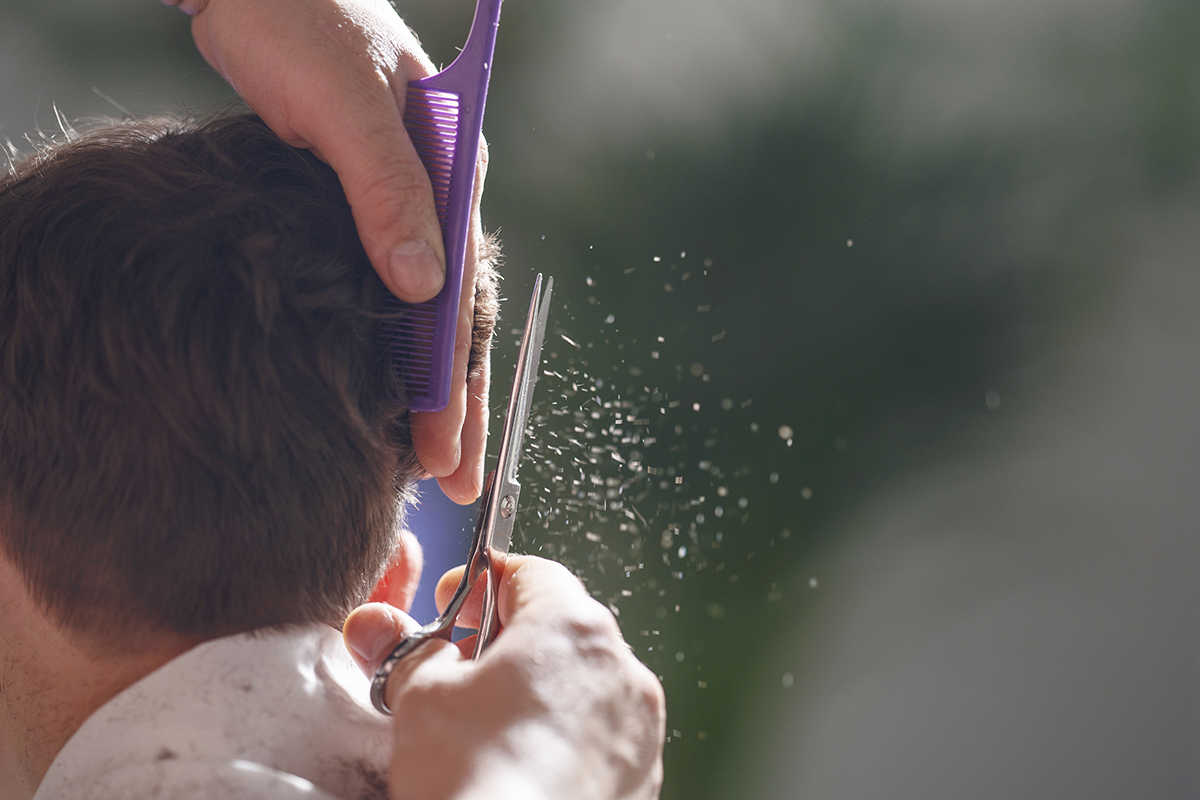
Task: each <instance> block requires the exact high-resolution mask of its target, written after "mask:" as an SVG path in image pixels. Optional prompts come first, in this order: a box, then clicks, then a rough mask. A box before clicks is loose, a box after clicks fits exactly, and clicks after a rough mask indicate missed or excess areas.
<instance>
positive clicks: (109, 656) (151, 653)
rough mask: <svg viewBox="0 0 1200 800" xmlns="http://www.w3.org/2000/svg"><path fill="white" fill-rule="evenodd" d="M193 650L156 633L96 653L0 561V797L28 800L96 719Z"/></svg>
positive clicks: (182, 640) (182, 641)
mask: <svg viewBox="0 0 1200 800" xmlns="http://www.w3.org/2000/svg"><path fill="white" fill-rule="evenodd" d="M198 643H199V642H198V640H195V639H188V638H185V637H180V636H172V635H170V634H165V633H162V632H156V633H155V634H154V635H150V634H147V635H145V636H143V637H139V640H138V641H137V642H136V643H131V646H130V647H128V648H125V649H124V650H122V651H120V652H114V651H111V650H110V651H108V652H98V651H96V650H95V649H93V648H91V647H89V646H88V644H87V642H83V641H80V640H79V639H78V638H76V637H72V636H69V635H67V634H66V633H64V632H63V630H62V629H61V628H60V627H59V626H57V625H55V624H54V623H53V622H52V621H51V620H50V619H49V618H48V617H47V616H46V615H45V614H44V613H43V612H42V611H41V609H39V608H38V607H37V605H36V604H35V603H34V601H33V599H32V598H31V597H30V596H29V593H28V592H27V591H26V589H25V584H24V582H23V581H22V580H21V577H20V574H19V573H18V572H17V570H16V568H15V567H14V566H13V565H12V564H10V563H9V561H8V560H7V559H6V558H4V557H3V555H0V797H3V798H5V800H25V798H30V797H32V796H33V793H34V791H35V790H36V789H37V785H38V784H39V783H40V782H41V780H42V776H43V775H45V774H46V770H47V769H48V768H49V767H50V762H51V761H53V760H54V756H56V755H57V754H58V751H59V750H61V749H62V746H63V745H64V744H66V742H67V739H69V738H71V735H72V734H73V733H75V731H76V730H78V728H79V726H80V725H82V724H83V721H84V720H85V719H87V718H88V717H89V716H90V715H91V714H92V712H93V711H95V710H96V709H97V708H99V707H100V706H102V705H103V704H104V703H106V702H108V701H109V700H110V699H112V698H113V697H114V696H115V695H117V694H118V693H119V692H120V691H121V690H123V689H124V688H126V687H127V686H129V685H130V684H132V683H134V682H136V681H137V680H138V679H140V678H141V677H143V676H144V675H147V674H149V673H151V672H153V671H154V670H156V669H158V668H159V667H160V666H162V665H163V664H165V663H167V662H168V661H170V660H171V659H172V658H175V657H176V656H178V655H180V654H181V653H183V652H184V651H186V650H188V649H189V648H191V647H193V646H195V645H196V644H198Z"/></svg>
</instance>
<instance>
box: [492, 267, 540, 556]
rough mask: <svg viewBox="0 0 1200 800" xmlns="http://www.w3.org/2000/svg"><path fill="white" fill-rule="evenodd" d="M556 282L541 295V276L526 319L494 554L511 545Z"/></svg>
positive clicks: (500, 470)
mask: <svg viewBox="0 0 1200 800" xmlns="http://www.w3.org/2000/svg"><path fill="white" fill-rule="evenodd" d="M553 288H554V279H553V278H550V279H549V280H547V282H546V291H545V293H543V292H542V276H541V275H538V276H537V280H536V281H534V285H533V297H532V298H531V299H530V302H529V314H528V316H527V317H526V318H525V333H524V335H523V336H522V337H521V347H520V350H519V351H518V353H517V369H516V374H514V375H513V388H512V394H511V395H510V397H509V400H508V413H507V414H505V417H504V430H503V433H502V435H501V437H500V453H499V463H498V464H497V465H496V476H495V478H494V479H493V481H492V492H491V500H492V502H493V504H494V508H495V513H494V516H493V519H494V523H493V530H492V535H491V537H490V541H489V545H490V547H491V549H492V551H493V552H497V553H507V552H508V547H509V544H510V542H511V541H512V531H513V523H514V521H515V516H516V506H517V501H518V500H519V499H520V495H521V484H520V482H518V481H517V469H518V468H519V467H520V463H521V454H522V452H523V444H524V441H525V428H526V426H527V425H528V424H529V414H530V411H531V410H532V408H533V387H534V385H535V384H536V383H537V375H538V368H539V367H540V365H541V361H542V343H543V341H544V340H545V337H546V321H547V318H548V316H549V313H550V293H551V290H552V289H553Z"/></svg>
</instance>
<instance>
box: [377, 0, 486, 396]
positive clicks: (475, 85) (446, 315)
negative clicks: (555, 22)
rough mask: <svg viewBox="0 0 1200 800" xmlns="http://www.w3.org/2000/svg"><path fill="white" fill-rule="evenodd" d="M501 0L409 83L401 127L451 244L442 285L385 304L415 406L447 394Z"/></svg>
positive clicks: (396, 358)
mask: <svg viewBox="0 0 1200 800" xmlns="http://www.w3.org/2000/svg"><path fill="white" fill-rule="evenodd" d="M500 3H501V0H479V2H478V4H477V5H476V6H475V19H474V20H473V21H472V23H471V33H470V34H469V35H468V36H467V43H466V45H464V46H463V49H462V52H461V53H459V54H458V58H456V59H454V63H453V64H451V65H450V66H448V67H446V68H445V69H444V70H442V71H441V72H439V73H438V74H436V75H430V76H429V77H428V78H421V79H420V80H415V81H412V82H410V83H409V84H408V96H407V99H406V101H405V105H404V127H405V128H407V129H408V135H409V137H411V138H412V142H413V145H414V146H415V147H416V149H417V155H419V156H420V157H421V162H422V163H423V164H424V165H425V169H426V170H427V171H428V172H429V180H430V182H431V183H432V184H433V199H434V202H435V204H436V205H437V214H438V222H440V223H441V225H442V237H443V240H444V242H445V245H446V283H445V285H444V286H442V291H441V292H440V293H439V294H438V296H437V297H435V298H433V299H432V300H429V301H426V302H424V303H404V302H401V301H400V300H397V299H396V298H394V297H392V298H389V301H388V303H387V310H388V311H389V312H397V314H398V315H397V316H396V317H395V318H392V319H387V320H385V321H384V324H383V326H382V331H381V336H382V338H383V341H384V342H385V344H386V345H387V346H388V347H390V348H391V349H392V361H393V363H394V364H395V367H396V370H397V372H398V373H399V375H400V377H401V379H402V380H403V382H404V391H405V395H406V400H407V402H408V405H409V406H410V407H411V408H412V409H413V410H414V411H441V410H442V409H443V408H445V407H446V404H447V403H449V401H450V376H451V370H452V369H453V365H454V334H455V331H456V330H457V327H458V324H457V323H458V300H459V296H460V294H461V293H462V275H463V259H464V257H465V255H466V249H467V228H468V226H469V225H470V221H471V199H472V198H473V197H474V194H475V162H476V161H477V160H478V158H479V136H480V133H481V132H482V131H483V106H484V102H485V101H486V100H487V87H488V77H489V76H490V75H491V66H492V53H493V51H494V50H495V48H496V28H497V27H499V25H500Z"/></svg>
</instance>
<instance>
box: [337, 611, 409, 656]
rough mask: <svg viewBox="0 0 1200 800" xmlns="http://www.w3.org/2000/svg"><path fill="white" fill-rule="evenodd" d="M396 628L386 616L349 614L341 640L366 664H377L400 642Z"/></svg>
mask: <svg viewBox="0 0 1200 800" xmlns="http://www.w3.org/2000/svg"><path fill="white" fill-rule="evenodd" d="M397 628H398V626H397V625H395V623H394V622H392V621H390V620H389V619H388V618H387V617H386V616H383V615H377V614H370V615H367V616H366V617H365V618H364V616H363V615H360V614H351V615H350V619H347V620H346V627H345V630H344V632H343V636H342V638H343V639H345V641H346V646H347V647H349V648H350V649H351V650H353V651H354V652H355V653H356V654H357V655H358V657H359V658H361V659H362V660H363V661H366V662H367V663H368V664H378V663H379V662H381V661H383V658H384V656H386V655H387V654H388V651H390V650H391V649H392V648H393V647H394V646H395V645H396V644H397V643H398V642H399V640H400V636H399V633H398V630H397Z"/></svg>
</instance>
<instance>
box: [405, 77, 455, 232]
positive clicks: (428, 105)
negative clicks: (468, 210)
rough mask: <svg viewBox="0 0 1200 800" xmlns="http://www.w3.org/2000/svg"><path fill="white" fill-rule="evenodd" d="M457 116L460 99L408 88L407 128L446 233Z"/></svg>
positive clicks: (446, 94) (449, 95)
mask: <svg viewBox="0 0 1200 800" xmlns="http://www.w3.org/2000/svg"><path fill="white" fill-rule="evenodd" d="M458 116H459V104H458V95H456V94H452V93H450V92H439V91H436V90H433V89H425V88H421V87H416V86H413V87H410V88H409V90H408V99H407V100H406V101H405V106H404V127H405V128H407V129H408V135H409V137H410V138H411V139H412V142H413V146H414V147H416V149H417V155H419V156H420V157H421V163H423V164H424V165H425V170H426V171H427V172H428V173H429V180H430V182H431V183H433V199H434V202H435V203H436V204H437V214H438V222H440V223H441V225H442V229H443V230H445V228H446V208H447V205H448V203H449V200H450V170H451V168H452V167H453V166H454V145H455V144H456V143H457V142H458Z"/></svg>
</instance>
